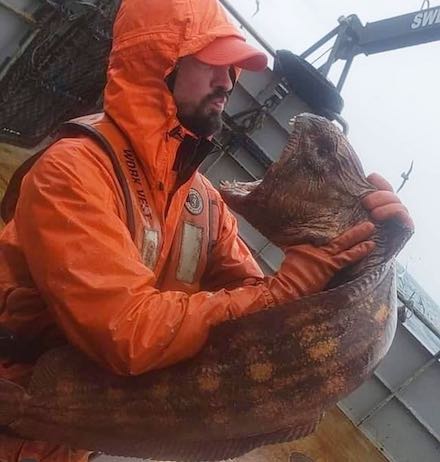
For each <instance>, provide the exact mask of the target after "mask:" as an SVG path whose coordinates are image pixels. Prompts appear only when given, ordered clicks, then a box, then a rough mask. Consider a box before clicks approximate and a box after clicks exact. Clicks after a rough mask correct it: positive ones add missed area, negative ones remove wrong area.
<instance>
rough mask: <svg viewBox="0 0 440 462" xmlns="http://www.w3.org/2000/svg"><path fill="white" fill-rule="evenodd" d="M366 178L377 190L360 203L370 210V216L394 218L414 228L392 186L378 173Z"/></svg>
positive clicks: (378, 218) (384, 218)
mask: <svg viewBox="0 0 440 462" xmlns="http://www.w3.org/2000/svg"><path fill="white" fill-rule="evenodd" d="M367 180H368V181H369V182H370V183H371V184H372V185H373V186H376V188H377V189H378V191H374V192H372V193H370V194H368V195H367V196H365V197H364V198H363V199H362V205H363V206H364V207H365V208H366V209H367V210H368V211H369V212H370V214H371V217H372V218H373V219H374V220H377V221H385V220H389V219H390V218H394V219H396V220H398V221H399V222H400V223H401V224H403V225H404V226H406V227H408V228H409V229H412V230H414V222H413V221H412V219H411V217H410V215H409V212H408V209H407V208H406V207H405V206H404V205H403V204H402V202H401V201H400V199H399V197H398V196H397V194H395V193H394V191H393V187H392V186H391V185H390V184H389V183H388V181H387V180H385V178H383V177H381V176H380V175H379V174H378V173H372V174H371V175H369V176H368V177H367Z"/></svg>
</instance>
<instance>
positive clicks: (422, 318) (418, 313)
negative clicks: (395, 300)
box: [398, 291, 440, 339]
mask: <svg viewBox="0 0 440 462" xmlns="http://www.w3.org/2000/svg"><path fill="white" fill-rule="evenodd" d="M398 297H399V299H400V301H401V302H402V303H403V304H404V305H405V306H406V307H408V306H407V303H408V301H407V300H406V299H405V296H404V295H403V293H402V292H401V291H399V292H398ZM408 308H409V307H408ZM410 311H411V313H414V315H415V316H416V317H417V318H419V319H420V321H422V323H423V324H424V325H425V326H426V327H427V328H428V329H429V330H430V331H431V332H432V333H433V334H434V335H435V336H436V337H437V338H438V339H440V330H439V329H438V328H437V326H435V325H434V324H433V323H432V322H431V320H430V319H429V318H428V317H427V316H425V315H424V314H423V313H422V312H421V311H419V310H418V309H417V308H416V307H415V306H414V307H413V309H410Z"/></svg>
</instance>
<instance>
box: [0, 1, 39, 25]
mask: <svg viewBox="0 0 440 462" xmlns="http://www.w3.org/2000/svg"><path fill="white" fill-rule="evenodd" d="M0 7H2V8H4V9H5V10H8V11H10V12H11V13H13V14H15V15H16V16H19V17H20V18H21V19H23V20H24V21H25V22H27V23H28V24H31V25H32V26H35V25H36V24H37V21H36V20H35V19H34V18H33V17H32V16H31V15H30V14H28V13H25V12H24V11H22V10H19V9H17V8H15V7H14V6H12V5H10V4H9V3H7V2H5V0H0Z"/></svg>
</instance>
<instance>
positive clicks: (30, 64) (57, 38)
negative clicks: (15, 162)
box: [0, 0, 119, 146]
mask: <svg viewBox="0 0 440 462" xmlns="http://www.w3.org/2000/svg"><path fill="white" fill-rule="evenodd" d="M67 3H69V4H70V8H66V6H65V5H66V2H59V3H58V2H57V3H56V2H48V4H46V5H45V6H44V7H43V8H42V9H41V10H40V11H39V12H38V13H37V17H38V27H37V29H35V30H34V31H33V32H32V34H33V39H32V41H31V42H30V44H29V46H28V47H27V48H26V49H25V50H24V52H23V53H22V55H21V56H20V57H19V58H18V59H17V60H16V61H15V62H14V63H13V64H12V65H11V66H10V68H9V70H8V72H7V73H6V75H5V77H4V78H3V79H2V81H1V82H0V103H1V104H0V140H1V141H7V142H9V143H14V144H17V145H22V146H33V145H35V144H37V143H38V142H40V141H41V140H42V139H43V138H45V137H46V136H47V135H49V134H50V133H51V132H53V131H54V130H55V129H56V128H57V127H58V126H59V124H60V123H61V122H63V121H64V120H67V119H70V118H72V117H77V116H80V115H84V114H88V113H91V112H94V111H96V110H98V109H99V107H100V98H101V94H102V90H103V88H104V85H105V80H106V67H107V59H108V55H109V52H110V47H111V29H112V23H113V19H114V16H115V14H116V11H117V7H118V5H119V0H101V1H95V2H94V3H91V2H90V3H86V2H76V1H72V2H67ZM61 5H62V6H61Z"/></svg>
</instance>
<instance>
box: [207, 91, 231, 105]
mask: <svg viewBox="0 0 440 462" xmlns="http://www.w3.org/2000/svg"><path fill="white" fill-rule="evenodd" d="M230 95H231V92H230V91H226V90H223V89H222V88H216V89H215V90H214V91H213V92H212V93H210V94H209V95H208V96H206V102H209V101H211V100H214V99H218V98H224V99H225V100H226V103H227V102H228V101H229V97H230Z"/></svg>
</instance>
